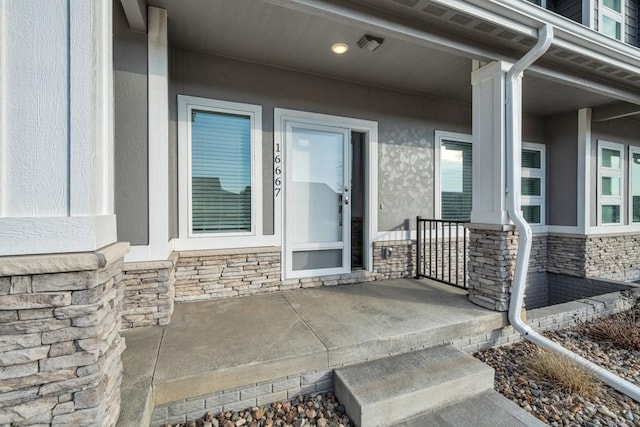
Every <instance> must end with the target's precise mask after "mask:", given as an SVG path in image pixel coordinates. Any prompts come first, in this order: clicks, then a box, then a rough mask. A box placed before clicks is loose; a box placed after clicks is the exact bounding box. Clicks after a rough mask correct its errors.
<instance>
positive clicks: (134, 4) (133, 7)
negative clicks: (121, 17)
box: [120, 0, 147, 33]
mask: <svg viewBox="0 0 640 427" xmlns="http://www.w3.org/2000/svg"><path fill="white" fill-rule="evenodd" d="M120 3H122V8H123V9H124V14H125V15H126V16H127V21H128V22H129V28H131V30H133V31H137V32H140V33H146V32H147V5H146V4H145V3H146V2H145V0H120Z"/></svg>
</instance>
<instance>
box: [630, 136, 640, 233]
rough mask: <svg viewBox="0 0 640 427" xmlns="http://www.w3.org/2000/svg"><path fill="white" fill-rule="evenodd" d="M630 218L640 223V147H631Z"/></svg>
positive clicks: (635, 222) (632, 221)
mask: <svg viewBox="0 0 640 427" xmlns="http://www.w3.org/2000/svg"><path fill="white" fill-rule="evenodd" d="M629 218H630V221H629V222H630V223H632V224H638V223H640V147H632V146H630V147H629Z"/></svg>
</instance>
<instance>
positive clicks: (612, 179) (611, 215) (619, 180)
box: [597, 141, 624, 225]
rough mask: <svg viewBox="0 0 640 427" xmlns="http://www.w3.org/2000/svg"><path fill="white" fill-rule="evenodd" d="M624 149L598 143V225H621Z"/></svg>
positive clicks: (606, 143) (618, 146)
mask: <svg viewBox="0 0 640 427" xmlns="http://www.w3.org/2000/svg"><path fill="white" fill-rule="evenodd" d="M623 176H624V147H623V146H622V144H617V143H615V142H609V141H598V183H597V189H598V225H620V224H622V207H623V206H624V200H623V199H624V197H623V192H622V184H623Z"/></svg>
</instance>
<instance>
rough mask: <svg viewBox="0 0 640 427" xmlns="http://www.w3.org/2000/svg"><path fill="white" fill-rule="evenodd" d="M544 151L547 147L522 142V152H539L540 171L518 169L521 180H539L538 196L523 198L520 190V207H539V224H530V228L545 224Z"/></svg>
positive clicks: (545, 171) (545, 172)
mask: <svg viewBox="0 0 640 427" xmlns="http://www.w3.org/2000/svg"><path fill="white" fill-rule="evenodd" d="M546 149H547V147H546V146H545V145H544V144H536V143H533V142H523V143H522V150H530V151H539V152H540V169H536V168H525V167H522V166H521V167H520V174H521V177H523V178H540V195H539V196H524V195H522V189H520V207H522V205H527V206H540V222H539V223H530V225H532V226H544V225H546V223H547V217H546V210H547V205H546V200H547V194H546V188H547V181H546V174H547V165H546Z"/></svg>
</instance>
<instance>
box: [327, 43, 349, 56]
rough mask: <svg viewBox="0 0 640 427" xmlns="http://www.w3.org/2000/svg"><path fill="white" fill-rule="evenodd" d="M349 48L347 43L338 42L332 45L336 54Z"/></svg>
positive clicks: (340, 53) (332, 49)
mask: <svg viewBox="0 0 640 427" xmlns="http://www.w3.org/2000/svg"><path fill="white" fill-rule="evenodd" d="M348 50H349V46H347V44H346V43H336V44H334V45H333V46H331V51H332V52H333V53H335V54H336V55H342V54H343V53H345V52H346V51H348Z"/></svg>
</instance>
